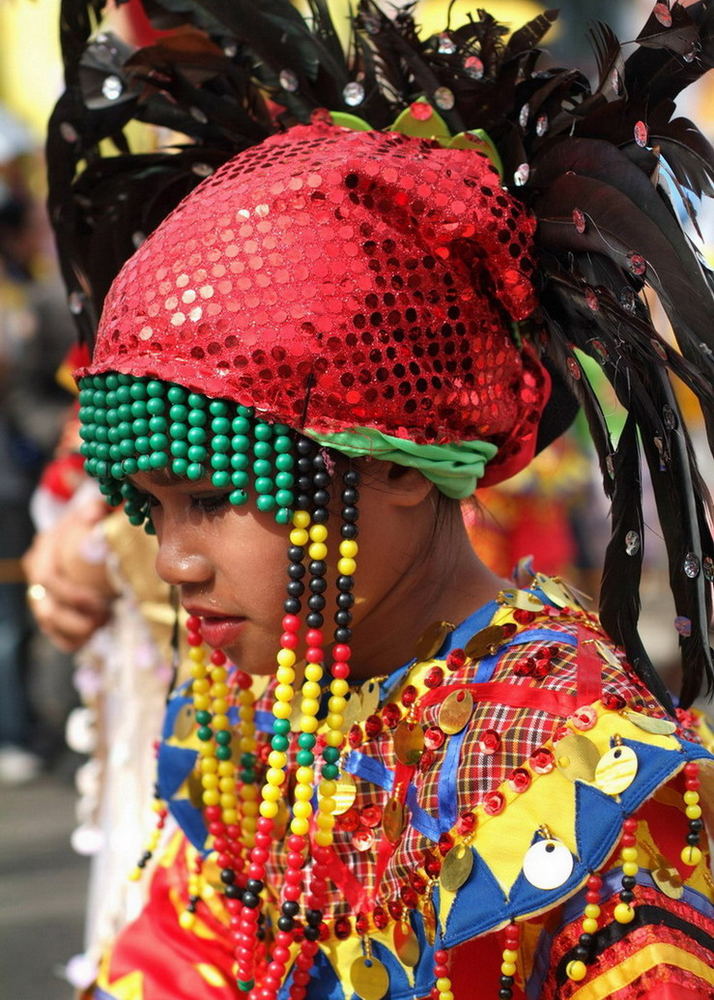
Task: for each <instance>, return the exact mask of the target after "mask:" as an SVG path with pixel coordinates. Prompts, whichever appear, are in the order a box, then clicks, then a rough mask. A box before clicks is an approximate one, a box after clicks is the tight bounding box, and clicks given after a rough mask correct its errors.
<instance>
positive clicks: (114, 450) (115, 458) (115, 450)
mask: <svg viewBox="0 0 714 1000" xmlns="http://www.w3.org/2000/svg"><path fill="white" fill-rule="evenodd" d="M122 457H123V456H122V453H121V449H120V448H119V445H118V444H110V445H109V458H110V460H111V461H112V462H121V460H122Z"/></svg>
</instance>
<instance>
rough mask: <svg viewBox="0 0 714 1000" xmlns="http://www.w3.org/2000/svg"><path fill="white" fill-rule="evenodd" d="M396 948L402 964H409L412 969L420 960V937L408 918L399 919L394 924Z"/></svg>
mask: <svg viewBox="0 0 714 1000" xmlns="http://www.w3.org/2000/svg"><path fill="white" fill-rule="evenodd" d="M394 950H395V951H396V953H397V956H398V958H399V961H400V962H401V963H402V965H407V966H409V968H410V969H413V968H414V966H415V965H416V964H417V962H418V961H419V956H420V954H421V951H420V948H419V938H418V937H417V936H416V934H415V933H414V931H413V929H412V925H411V924H410V923H409V922H408V921H406V920H398V921H397V922H396V924H395V925H394Z"/></svg>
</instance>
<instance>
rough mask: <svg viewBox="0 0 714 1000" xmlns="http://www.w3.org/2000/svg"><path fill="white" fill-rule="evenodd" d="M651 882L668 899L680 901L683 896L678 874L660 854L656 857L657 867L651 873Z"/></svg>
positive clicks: (682, 887)
mask: <svg viewBox="0 0 714 1000" xmlns="http://www.w3.org/2000/svg"><path fill="white" fill-rule="evenodd" d="M652 881H653V882H654V884H655V885H656V886H657V888H658V889H659V890H660V892H663V893H664V894H665V896H669V898H670V899H681V898H682V896H683V895H684V885H683V883H682V879H681V878H680V876H679V872H678V871H677V869H676V868H675V867H674V866H673V865H671V864H670V863H669V861H667V859H666V858H663V857H662V855H661V854H660V855H658V857H657V867H656V868H654V869H653V871H652Z"/></svg>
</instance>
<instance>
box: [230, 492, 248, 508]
mask: <svg viewBox="0 0 714 1000" xmlns="http://www.w3.org/2000/svg"><path fill="white" fill-rule="evenodd" d="M228 499H229V500H230V502H231V503H232V504H233V506H234V507H242V506H243V504H244V503H247V501H248V494H247V493H246V492H245V490H233V491H232V493H231V494H230V495H229V497H228Z"/></svg>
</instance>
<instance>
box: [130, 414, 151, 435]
mask: <svg viewBox="0 0 714 1000" xmlns="http://www.w3.org/2000/svg"><path fill="white" fill-rule="evenodd" d="M131 430H132V433H133V434H134V435H135V437H144V436H146V435H147V434H148V433H149V421H148V420H146V419H145V418H144V417H141V418H139V419H138V420H135V421H134V422H133V424H132V425H131Z"/></svg>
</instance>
